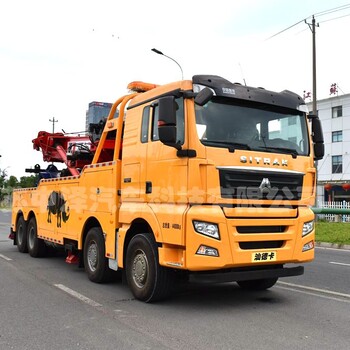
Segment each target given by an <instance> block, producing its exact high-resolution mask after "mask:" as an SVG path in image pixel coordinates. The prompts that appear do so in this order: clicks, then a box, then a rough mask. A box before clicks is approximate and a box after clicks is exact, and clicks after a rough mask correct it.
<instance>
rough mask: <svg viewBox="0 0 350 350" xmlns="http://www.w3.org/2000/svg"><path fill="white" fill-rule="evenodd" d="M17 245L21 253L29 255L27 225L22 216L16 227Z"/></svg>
mask: <svg viewBox="0 0 350 350" xmlns="http://www.w3.org/2000/svg"><path fill="white" fill-rule="evenodd" d="M16 244H17V249H18V251H19V252H21V253H28V246H27V223H26V221H25V220H24V217H23V216H20V217H19V218H18V220H17V225H16Z"/></svg>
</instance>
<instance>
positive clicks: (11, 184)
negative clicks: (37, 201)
mask: <svg viewBox="0 0 350 350" xmlns="http://www.w3.org/2000/svg"><path fill="white" fill-rule="evenodd" d="M18 186H19V182H18V180H17V177H16V176H13V175H11V176H10V178H9V179H8V180H6V181H5V187H6V188H10V189H13V188H17V187H18Z"/></svg>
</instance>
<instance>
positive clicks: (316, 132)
mask: <svg viewBox="0 0 350 350" xmlns="http://www.w3.org/2000/svg"><path fill="white" fill-rule="evenodd" d="M312 141H313V142H314V155H315V160H320V159H322V158H323V157H324V139H323V131H322V124H321V121H320V119H319V118H318V117H313V118H312Z"/></svg>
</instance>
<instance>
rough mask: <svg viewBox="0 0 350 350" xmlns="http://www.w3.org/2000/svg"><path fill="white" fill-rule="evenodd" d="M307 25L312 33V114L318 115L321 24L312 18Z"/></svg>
mask: <svg viewBox="0 0 350 350" xmlns="http://www.w3.org/2000/svg"><path fill="white" fill-rule="evenodd" d="M305 23H306V24H307V25H308V26H309V28H310V30H311V33H312V114H313V115H317V106H316V100H317V94H316V27H319V24H318V23H317V24H316V20H315V16H312V22H311V24H310V23H307V22H306V20H305Z"/></svg>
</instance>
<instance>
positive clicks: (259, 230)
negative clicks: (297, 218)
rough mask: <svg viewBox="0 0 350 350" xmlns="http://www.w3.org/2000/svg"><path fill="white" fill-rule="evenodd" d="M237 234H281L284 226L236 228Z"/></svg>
mask: <svg viewBox="0 0 350 350" xmlns="http://www.w3.org/2000/svg"><path fill="white" fill-rule="evenodd" d="M236 229H237V232H238V233H281V232H284V231H285V230H286V226H237V227H236Z"/></svg>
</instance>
